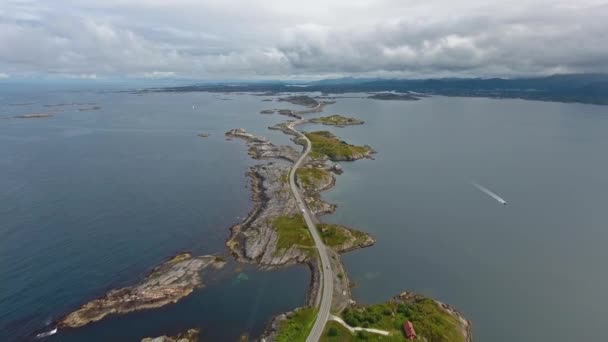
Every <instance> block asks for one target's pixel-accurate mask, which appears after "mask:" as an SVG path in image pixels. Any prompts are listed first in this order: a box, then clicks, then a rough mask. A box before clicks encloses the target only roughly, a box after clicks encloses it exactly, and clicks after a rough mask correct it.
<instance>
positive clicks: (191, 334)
mask: <svg viewBox="0 0 608 342" xmlns="http://www.w3.org/2000/svg"><path fill="white" fill-rule="evenodd" d="M200 333H201V330H200V329H188V331H186V332H183V333H179V334H177V335H175V336H166V335H165V336H159V337H145V338H143V339H142V340H141V342H197V341H198V335H200Z"/></svg>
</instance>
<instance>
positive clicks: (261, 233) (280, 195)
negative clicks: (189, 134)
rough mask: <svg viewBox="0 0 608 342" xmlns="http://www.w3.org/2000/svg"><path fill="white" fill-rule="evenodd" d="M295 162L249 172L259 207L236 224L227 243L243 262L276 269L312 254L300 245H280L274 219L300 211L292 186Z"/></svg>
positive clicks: (254, 168)
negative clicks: (292, 167)
mask: <svg viewBox="0 0 608 342" xmlns="http://www.w3.org/2000/svg"><path fill="white" fill-rule="evenodd" d="M290 168H291V165H289V164H286V163H281V162H274V163H267V164H262V165H255V166H253V167H251V168H250V171H249V172H248V175H249V177H250V178H251V187H252V191H253V200H254V202H255V203H256V206H255V208H254V209H253V210H252V211H251V212H250V214H249V216H248V217H247V219H245V221H243V222H242V223H239V224H237V225H235V226H233V227H232V229H231V232H232V234H231V238H230V239H229V240H228V242H227V245H228V247H229V248H230V249H231V251H232V252H233V254H235V255H236V256H237V258H239V259H240V260H241V261H247V262H253V261H254V262H256V263H257V264H259V265H261V266H262V267H266V268H272V267H277V266H282V265H290V264H295V263H301V262H304V261H306V260H307V258H308V254H307V253H306V251H303V250H301V249H300V248H298V247H297V246H291V247H290V248H287V249H279V248H277V242H278V238H279V237H278V235H277V232H276V230H275V228H274V226H273V221H274V220H275V219H276V218H278V217H285V216H293V215H296V214H299V210H298V208H297V204H296V201H295V198H294V197H293V194H292V192H291V190H290V188H289V182H288V174H289V170H290Z"/></svg>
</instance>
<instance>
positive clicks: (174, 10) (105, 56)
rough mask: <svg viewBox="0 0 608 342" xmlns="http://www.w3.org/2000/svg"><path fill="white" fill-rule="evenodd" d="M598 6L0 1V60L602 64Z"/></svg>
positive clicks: (147, 70) (204, 65) (502, 66)
mask: <svg viewBox="0 0 608 342" xmlns="http://www.w3.org/2000/svg"><path fill="white" fill-rule="evenodd" d="M606 32H608V5H607V4H605V3H604V2H603V1H596V0H579V1H576V2H572V1H569V0H554V1H548V0H518V1H513V2H491V3H488V2H487V1H483V0H468V1H450V0H427V1H425V2H421V1H413V0H375V1H374V0H333V1H322V0H308V1H306V2H290V1H281V0H258V1H256V2H255V3H253V2H251V1H250V0H231V1H226V0H224V1H220V0H204V1H195V0H176V1H171V2H166V1H161V0H132V1H127V0H107V1H104V2H95V3H91V2H90V1H84V0H76V1H69V2H68V1H67V0H57V1H53V2H47V1H41V0H38V1H36V0H31V1H11V0H5V1H3V2H2V3H1V4H0V47H1V48H0V66H2V67H3V68H5V69H6V70H9V71H11V74H13V75H14V74H19V73H53V74H73V75H91V74H96V75H106V74H107V75H125V76H128V75H134V76H137V75H139V76H141V75H143V76H144V77H173V76H176V77H179V76H188V77H222V78H225V77H237V78H244V77H285V76H293V75H296V76H302V77H309V76H310V75H318V76H323V75H340V74H351V75H382V76H389V77H390V76H424V75H466V76H469V75H477V76H494V75H499V76H500V75H529V74H544V73H551V72H555V71H564V72H607V71H608V45H606V44H605V41H606V38H607V37H606Z"/></svg>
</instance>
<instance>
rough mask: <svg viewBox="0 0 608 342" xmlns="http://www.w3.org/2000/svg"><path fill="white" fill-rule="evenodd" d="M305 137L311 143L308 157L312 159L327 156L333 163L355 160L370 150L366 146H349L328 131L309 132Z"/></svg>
mask: <svg viewBox="0 0 608 342" xmlns="http://www.w3.org/2000/svg"><path fill="white" fill-rule="evenodd" d="M306 136H307V137H308V139H310V142H311V143H312V152H311V153H310V157H311V158H313V159H321V158H323V157H324V156H327V157H328V158H329V159H331V160H334V161H338V160H355V159H360V158H363V157H365V155H366V154H368V153H369V152H371V148H369V147H367V146H355V145H350V144H348V143H346V142H345V141H342V140H340V139H338V138H336V136H334V135H333V134H331V133H330V132H328V131H318V132H310V133H306Z"/></svg>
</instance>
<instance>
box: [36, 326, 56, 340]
mask: <svg viewBox="0 0 608 342" xmlns="http://www.w3.org/2000/svg"><path fill="white" fill-rule="evenodd" d="M56 333H57V327H55V328H54V329H53V330H49V331H46V332H43V333H40V334H38V335H36V338H45V337H49V336H51V335H55V334H56Z"/></svg>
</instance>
